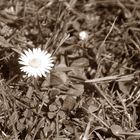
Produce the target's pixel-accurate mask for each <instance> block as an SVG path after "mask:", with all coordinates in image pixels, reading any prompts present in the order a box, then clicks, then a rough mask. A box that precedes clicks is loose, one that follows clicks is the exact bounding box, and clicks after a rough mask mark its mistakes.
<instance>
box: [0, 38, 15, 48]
mask: <svg viewBox="0 0 140 140" xmlns="http://www.w3.org/2000/svg"><path fill="white" fill-rule="evenodd" d="M0 46H1V47H5V48H8V47H13V46H12V45H11V44H10V43H9V42H8V41H7V40H6V39H5V38H4V37H2V36H0Z"/></svg>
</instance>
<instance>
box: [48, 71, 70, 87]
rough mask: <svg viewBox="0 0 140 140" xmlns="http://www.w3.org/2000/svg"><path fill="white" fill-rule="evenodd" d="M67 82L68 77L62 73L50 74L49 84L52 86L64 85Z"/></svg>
mask: <svg viewBox="0 0 140 140" xmlns="http://www.w3.org/2000/svg"><path fill="white" fill-rule="evenodd" d="M67 81H68V77H67V75H66V74H65V73H64V72H61V71H56V72H53V73H51V77H50V83H51V85H52V86H59V85H61V84H65V83H67Z"/></svg>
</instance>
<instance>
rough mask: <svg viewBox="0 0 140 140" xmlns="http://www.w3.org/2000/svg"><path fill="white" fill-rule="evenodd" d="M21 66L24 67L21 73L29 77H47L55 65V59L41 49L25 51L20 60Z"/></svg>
mask: <svg viewBox="0 0 140 140" xmlns="http://www.w3.org/2000/svg"><path fill="white" fill-rule="evenodd" d="M18 62H19V64H22V65H23V66H22V67H21V68H20V69H21V71H23V72H25V73H26V74H27V76H28V77H30V76H33V77H35V78H36V77H38V76H39V77H41V76H42V75H43V76H44V77H46V72H47V73H49V72H50V70H51V69H52V67H53V66H54V64H53V58H52V57H51V54H50V53H48V52H47V51H42V50H41V49H40V48H34V49H33V50H30V49H28V50H24V53H21V56H20V58H19V61H18Z"/></svg>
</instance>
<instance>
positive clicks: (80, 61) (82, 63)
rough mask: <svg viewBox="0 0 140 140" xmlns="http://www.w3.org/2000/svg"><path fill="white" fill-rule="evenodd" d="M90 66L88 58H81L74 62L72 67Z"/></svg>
mask: <svg viewBox="0 0 140 140" xmlns="http://www.w3.org/2000/svg"><path fill="white" fill-rule="evenodd" d="M87 66H89V60H88V59H87V58H79V59H76V60H74V61H73V62H72V64H71V67H87Z"/></svg>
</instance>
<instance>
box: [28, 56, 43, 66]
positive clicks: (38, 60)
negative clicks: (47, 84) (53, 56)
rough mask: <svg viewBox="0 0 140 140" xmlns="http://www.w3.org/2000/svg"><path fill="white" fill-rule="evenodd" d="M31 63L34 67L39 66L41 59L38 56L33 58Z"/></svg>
mask: <svg viewBox="0 0 140 140" xmlns="http://www.w3.org/2000/svg"><path fill="white" fill-rule="evenodd" d="M29 65H30V66H31V67H33V68H38V67H40V66H41V60H40V59H38V58H33V59H31V60H29Z"/></svg>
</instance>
